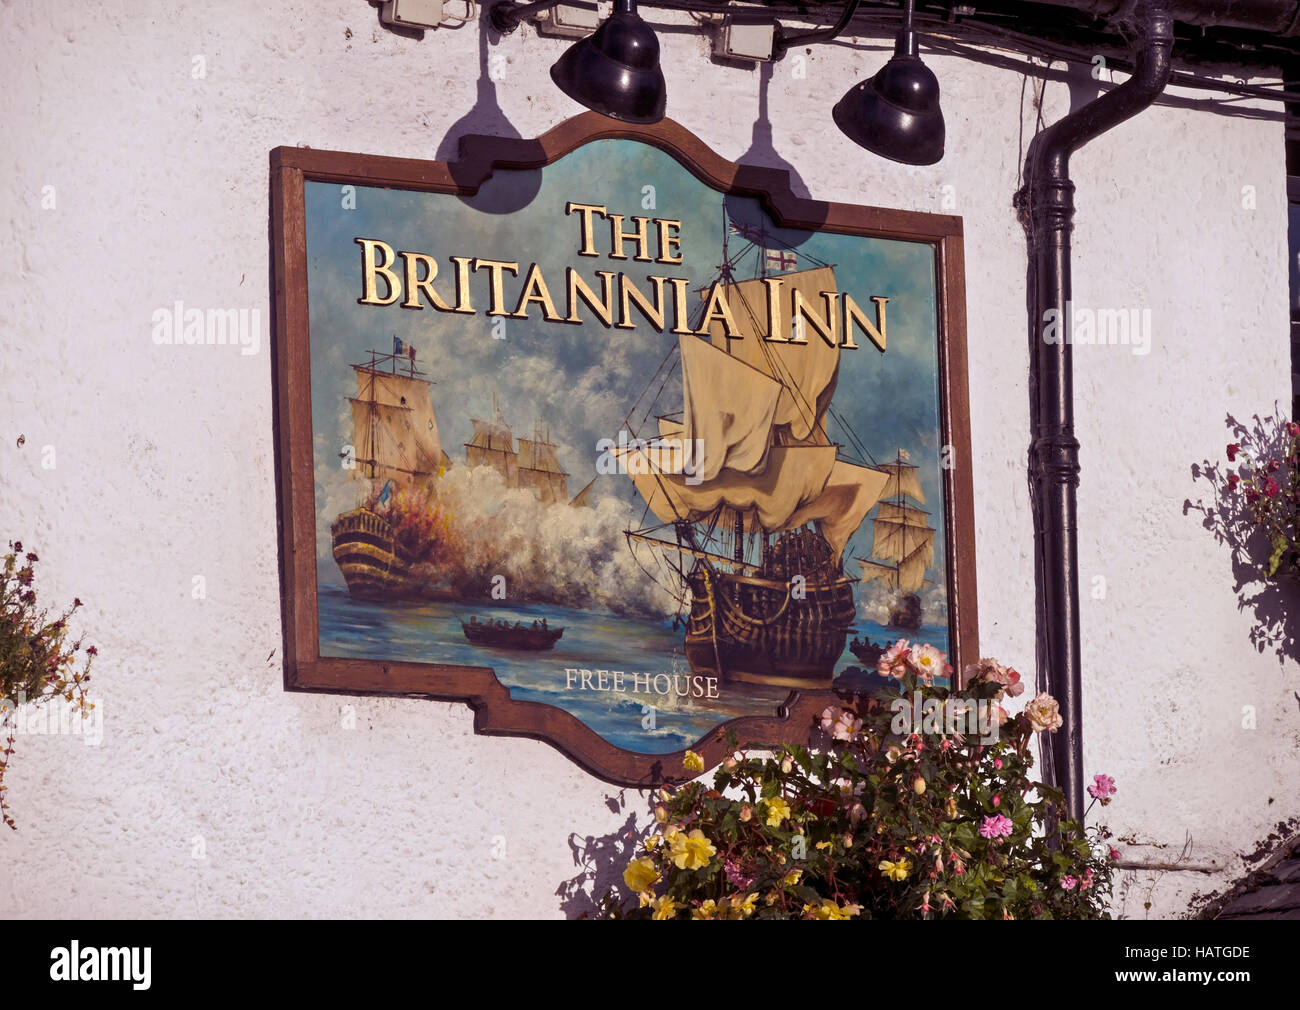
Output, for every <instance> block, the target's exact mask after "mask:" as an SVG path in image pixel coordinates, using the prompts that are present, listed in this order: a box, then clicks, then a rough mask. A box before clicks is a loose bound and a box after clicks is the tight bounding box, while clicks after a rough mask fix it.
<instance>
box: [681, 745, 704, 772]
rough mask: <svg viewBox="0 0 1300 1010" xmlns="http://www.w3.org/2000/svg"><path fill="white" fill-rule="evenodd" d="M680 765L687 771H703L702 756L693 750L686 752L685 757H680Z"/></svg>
mask: <svg viewBox="0 0 1300 1010" xmlns="http://www.w3.org/2000/svg"><path fill="white" fill-rule="evenodd" d="M682 767H683V768H685V769H686V770H687V771H688V772H702V771H704V758H702V757H700V756H699V755H698V754H696V753H695V751H693V750H688V751H687V752H686V757H684V758H682Z"/></svg>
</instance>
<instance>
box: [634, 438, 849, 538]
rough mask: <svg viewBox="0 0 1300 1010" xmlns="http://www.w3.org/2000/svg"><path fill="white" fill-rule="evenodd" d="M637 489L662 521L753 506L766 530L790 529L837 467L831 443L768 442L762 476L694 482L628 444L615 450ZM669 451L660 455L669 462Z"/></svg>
mask: <svg viewBox="0 0 1300 1010" xmlns="http://www.w3.org/2000/svg"><path fill="white" fill-rule="evenodd" d="M616 454H617V455H618V457H619V459H620V461H621V462H622V464H623V467H624V468H625V469H626V472H627V473H628V475H629V476H630V477H631V478H632V482H633V483H634V484H635V485H636V489H637V490H638V491H639V492H641V497H642V498H644V499H645V501H646V504H647V505H648V506H649V508H650V511H651V512H653V513H654V514H655V516H657V517H658V518H659V520H660V521H661V522H665V523H670V522H700V521H701V520H704V519H707V518H708V517H709V516H710V515H712V514H713V512H715V511H716V510H717V509H719V508H721V507H723V506H728V507H730V508H732V509H736V510H739V511H742V512H749V511H750V510H753V511H755V512H756V513H757V516H758V521H759V524H760V525H761V526H762V527H763V529H765V530H767V531H768V532H771V531H774V530H780V529H785V528H788V525H789V522H790V518H791V517H792V516H793V515H794V514H795V513H796V512H797V511H798V510H799V509H801V508H802V507H803V506H805V505H807V504H809V503H810V502H813V501H815V500H816V499H817V498H818V496H819V495H821V493H822V490H823V489H824V488H825V487H826V482H827V480H828V479H829V478H830V475H831V471H832V469H833V468H834V466H835V446H833V445H827V446H788V447H787V446H772V447H771V448H770V449H769V455H768V462H767V466H766V467H765V468H764V470H763V472H762V473H761V474H752V473H737V472H736V471H734V470H724V471H722V472H721V473H720V474H719V475H718V476H717V477H716V478H715V479H714V480H711V481H704V482H703V483H699V484H693V483H690V482H689V481H691V480H694V477H693V476H689V475H687V476H683V475H682V474H680V473H672V472H665V470H668V471H671V470H672V466H671V464H670V463H669V465H668V466H667V467H660V466H656V465H655V458H656V457H655V450H653V449H649V450H647V449H638V448H633V447H628V448H626V449H621V450H616ZM670 459H671V454H670V453H668V451H667V450H665V455H664V456H663V457H659V461H660V462H664V463H668V462H669V460H670ZM868 507H870V506H868Z"/></svg>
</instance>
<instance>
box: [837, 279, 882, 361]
mask: <svg viewBox="0 0 1300 1010" xmlns="http://www.w3.org/2000/svg"><path fill="white" fill-rule="evenodd" d="M871 300H872V301H873V302H875V303H876V326H872V325H871V320H869V319H868V318H867V316H866V313H864V312H863V311H862V309H860V308H859V307H858V304H857V302H855V301H854V300H853V299H852V298H850V297H849V296H848V294H847V293H846V294H845V295H844V342H843V343H842V344H840V346H841V347H852V348H856V347H857V346H858V345H857V344H855V343H854V342H853V324H854V323H857V324H858V325H859V326H860V327H862V332H863V333H865V334H866V335H867V339H869V340H870V341H871V342H872V343H873V344H875V345H876V346H877V347H878V348H879V349H880V350H882V351H883V350H884V349H885V306H886V305H888V304H889V299H888V298H882V297H880V296H879V295H872V296H871ZM877 327H879V328H878V329H877Z"/></svg>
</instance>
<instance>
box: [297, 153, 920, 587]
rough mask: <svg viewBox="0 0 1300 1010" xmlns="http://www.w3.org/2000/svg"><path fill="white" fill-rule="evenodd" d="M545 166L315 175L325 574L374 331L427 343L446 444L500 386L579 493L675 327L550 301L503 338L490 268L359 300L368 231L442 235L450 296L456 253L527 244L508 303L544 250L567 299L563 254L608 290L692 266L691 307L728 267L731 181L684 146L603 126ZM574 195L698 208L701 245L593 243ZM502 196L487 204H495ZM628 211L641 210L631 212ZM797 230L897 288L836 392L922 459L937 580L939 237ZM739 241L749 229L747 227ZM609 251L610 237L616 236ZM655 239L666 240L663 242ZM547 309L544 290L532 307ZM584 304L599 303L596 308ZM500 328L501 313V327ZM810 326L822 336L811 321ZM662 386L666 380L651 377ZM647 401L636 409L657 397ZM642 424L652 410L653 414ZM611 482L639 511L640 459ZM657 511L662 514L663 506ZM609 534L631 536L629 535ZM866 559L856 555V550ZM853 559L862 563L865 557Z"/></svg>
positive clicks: (687, 217)
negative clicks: (646, 249) (678, 257)
mask: <svg viewBox="0 0 1300 1010" xmlns="http://www.w3.org/2000/svg"><path fill="white" fill-rule="evenodd" d="M537 174H538V173H536V172H533V173H514V172H505V171H502V172H498V173H497V175H496V176H494V178H493V179H492V180H491V182H490V183H489V184H487V185H485V186H484V188H483V191H482V192H481V194H480V196H479V197H478V198H476V199H473V200H462V199H460V198H457V197H454V196H447V195H443V194H430V193H418V192H411V191H404V190H395V189H374V188H365V187H356V191H355V207H353V208H351V209H348V207H347V206H346V205H347V204H348V203H349V202H351V201H349V200H347V199H345V194H344V192H343V190H342V188H341V187H340V186H338V185H335V184H326V183H316V182H308V183H307V185H306V218H307V258H308V288H309V295H310V326H311V330H310V338H311V349H312V377H311V378H312V414H313V424H314V429H315V433H316V437H315V440H314V441H315V468H316V469H315V472H316V481H317V489H316V491H317V511H318V534H320V535H319V537H318V556H319V561H320V576H321V578H322V580H325V581H340V579H339V575H338V572H337V568H336V566H335V565H334V564H333V562H332V560H331V559H330V554H329V551H330V547H329V539H328V525H329V522H330V521H331V520H332V519H333V518H334V516H336V515H337V514H338V512H339V511H342V510H343V509H346V508H350V507H353V506H355V505H356V504H357V498H356V486H355V484H354V483H352V482H348V481H347V480H346V479H345V477H346V475H345V474H344V473H343V472H342V471H341V469H340V466H339V459H338V453H339V451H340V448H341V447H342V446H343V445H344V444H346V443H348V442H349V441H350V417H349V414H348V410H347V403H346V399H345V397H347V396H349V395H352V394H353V392H354V390H355V381H354V378H353V373H352V370H351V369H350V368H349V367H348V365H349V364H350V363H352V362H360V361H363V360H365V359H366V358H367V357H368V351H369V350H370V349H371V348H374V349H376V350H379V351H381V352H389V351H391V349H392V346H393V339H392V338H393V336H394V335H396V336H397V337H399V338H400V339H402V340H403V341H405V342H407V343H410V344H412V345H414V347H415V348H416V353H417V355H418V362H417V363H418V365H419V366H420V367H421V368H423V369H424V370H425V372H426V373H427V375H428V377H429V378H430V379H432V380H433V382H434V385H433V403H434V409H435V412H436V414H437V418H438V426H439V429H440V433H441V436H442V442H443V447H444V449H445V450H446V451H447V452H448V454H449V455H450V456H451V457H452V460H453V462H454V463H460V462H462V461H463V460H464V449H463V448H462V444H463V443H464V442H466V441H468V440H469V437H470V434H471V432H472V426H471V424H470V417H471V416H474V417H481V418H487V417H490V416H491V410H492V397H493V394H494V393H495V394H496V395H497V397H498V399H499V402H500V404H501V406H502V409H503V412H504V414H505V417H506V420H507V421H508V422H509V423H510V425H511V426H512V427H513V429H514V432H515V434H516V436H519V435H524V436H527V435H529V434H530V433H531V431H532V429H533V426H534V424H536V423H539V422H540V423H541V424H542V425H543V426H549V429H550V432H551V436H552V439H553V440H554V441H555V442H557V443H558V444H559V450H558V455H559V459H560V462H561V463H562V464H563V466H564V468H565V469H566V470H567V471H568V472H569V474H570V475H571V476H570V478H569V489H570V491H569V493H570V495H572V494H576V493H577V491H578V490H579V489H580V488H582V486H583V485H585V484H586V483H587V481H588V480H590V479H591V478H592V477H593V476H594V475H595V463H596V458H597V450H596V443H597V442H598V441H599V440H600V439H603V438H617V435H618V431H619V429H620V426H621V424H622V422H623V420H624V418H625V417H626V416H627V415H628V412H629V410H630V409H631V407H632V405H633V403H634V402H635V401H636V400H637V399H638V398H639V397H641V396H642V394H643V393H644V392H645V390H646V386H647V382H648V380H649V378H650V376H651V375H652V374H653V373H654V372H655V370H656V369H657V368H658V367H659V365H660V362H661V361H662V360H663V359H664V356H665V355H666V354H667V353H668V352H669V350H670V349H671V348H672V347H674V346H675V343H676V339H677V338H676V337H674V336H672V335H671V334H667V333H664V334H660V333H658V332H656V331H654V330H653V329H652V328H651V327H650V326H649V325H648V324H646V323H645V322H644V321H643V320H641V319H640V316H639V315H636V313H634V317H635V318H636V319H637V320H638V327H637V329H635V330H606V329H604V328H603V327H602V326H601V325H600V324H599V322H587V323H585V324H584V325H582V326H574V325H565V324H558V323H546V322H542V321H541V320H540V319H536V318H534V319H529V320H526V321H525V320H517V319H510V320H506V321H505V332H504V336H505V339H495V338H494V336H493V325H494V323H496V322H498V320H496V319H493V318H490V317H487V316H485V315H483V314H482V312H483V310H484V309H485V308H486V303H487V276H486V272H479V273H478V274H476V275H474V278H473V280H472V282H471V283H472V290H473V292H474V298H475V308H476V309H477V310H478V314H476V315H473V316H469V315H454V314H449V313H442V312H437V311H434V310H433V309H431V308H425V309H423V310H421V311H412V310H404V309H402V308H400V307H399V306H398V305H396V304H394V305H392V306H387V307H377V306H364V305H359V304H357V299H358V298H359V297H360V296H361V277H362V271H361V247H360V246H359V245H357V244H356V242H355V241H354V239H355V238H357V237H366V238H375V239H381V240H383V241H385V242H387V243H388V244H389V245H391V246H393V247H394V248H395V249H399V250H408V251H415V252H422V253H428V254H430V255H432V256H434V257H435V258H436V259H437V260H438V261H439V264H440V274H439V280H438V281H437V282H436V287H437V289H438V290H439V291H440V293H442V294H443V296H444V297H445V298H448V299H450V298H451V296H452V290H451V281H452V277H453V268H452V266H451V264H450V262H449V261H448V257H450V256H453V255H457V256H476V257H482V258H484V259H499V260H511V261H519V262H520V263H521V271H520V276H519V277H518V278H515V277H511V276H509V275H507V276H506V280H505V292H506V302H507V308H508V309H513V307H514V304H515V300H516V299H517V297H518V293H519V291H520V289H521V286H522V283H523V275H524V274H525V273H526V272H527V266H528V264H530V263H532V262H536V263H538V264H539V265H540V266H541V269H542V271H543V272H544V274H545V276H546V279H547V283H548V285H549V287H550V289H551V293H552V295H553V297H555V298H556V301H557V307H558V308H559V310H560V312H561V313H563V312H564V311H565V307H564V268H565V267H567V266H574V267H575V268H577V269H578V270H579V271H580V272H581V273H582V275H583V276H584V278H586V279H587V280H588V283H589V284H591V285H592V287H593V288H594V289H596V290H599V287H598V278H597V277H596V276H595V273H594V272H595V271H596V270H615V271H618V270H622V271H625V272H627V273H629V275H630V276H631V278H632V279H633V280H634V281H635V282H637V283H638V286H640V287H641V288H642V289H643V290H645V291H647V292H648V291H651V290H652V286H651V285H650V284H649V283H647V282H646V277H647V276H649V275H650V274H655V273H658V274H667V275H669V276H675V277H688V278H690V279H691V291H692V294H691V308H692V311H693V312H694V310H695V308H696V304H697V302H698V299H699V297H700V296H699V295H697V294H695V290H696V289H697V288H699V287H703V286H705V285H707V284H708V283H709V282H710V281H712V280H713V278H714V277H715V276H716V275H717V265H718V264H719V263H720V262H721V254H722V238H723V231H724V223H723V222H724V217H723V199H724V198H723V195H722V194H720V193H718V192H716V191H714V190H712V189H710V188H709V187H707V186H706V185H705V184H704V183H702V182H700V181H699V180H698V179H696V178H695V177H694V176H693V175H691V174H690V172H689V171H687V170H686V169H685V168H683V167H682V166H681V165H680V164H678V163H677V162H676V161H675V160H674V159H673V158H672V157H671V156H670V155H668V154H666V153H664V152H662V151H660V150H658V149H657V148H655V147H652V146H650V145H648V144H643V143H640V142H638V141H633V140H601V141H596V142H594V143H591V144H588V145H585V146H584V147H582V148H580V149H578V150H577V151H574V152H573V153H571V154H569V155H567V156H566V157H564V158H562V159H561V160H560V161H559V162H557V163H555V164H553V165H550V166H548V167H546V168H545V169H543V170H541V171H540V175H541V179H540V188H538V180H537V178H536V176H537ZM534 188H536V189H537V194H536V196H535V197H534V198H533V199H532V201H531V202H530V203H528V205H527V206H525V207H524V208H522V209H520V210H518V211H516V212H515V213H513V214H500V213H491V212H490V210H491V209H493V208H494V207H495V206H496V205H498V204H500V203H501V202H503V201H508V200H509V197H510V195H511V194H512V193H513V192H519V191H531V190H532V189H534ZM727 199H728V204H729V206H730V208H731V211H732V213H733V215H735V216H738V217H743V218H745V219H748V220H751V221H757V220H760V215H761V216H762V219H764V220H766V227H767V228H768V229H769V230H770V231H771V232H772V233H773V234H775V235H776V236H778V238H779V237H781V236H782V234H783V233H782V231H781V229H778V228H776V227H775V225H773V224H772V223H771V221H770V219H767V218H766V215H765V214H764V213H763V211H762V210H761V209H760V207H759V205H758V204H757V202H756V201H753V200H748V199H738V198H736V197H730V198H727ZM569 201H574V202H579V203H591V204H601V205H604V206H606V207H607V208H608V209H609V211H610V212H612V213H621V214H624V215H626V216H628V217H629V218H630V217H631V216H632V215H644V216H655V217H667V218H672V219H676V220H680V221H682V222H683V224H682V229H681V236H682V242H681V253H682V255H683V256H684V260H685V262H684V263H683V264H681V265H673V266H665V265H660V264H653V263H635V262H633V261H631V260H611V259H608V258H606V257H605V256H604V255H602V256H601V258H599V259H593V258H591V257H580V256H578V255H577V250H578V248H579V238H580V234H579V219H578V216H577V215H576V214H575V215H573V216H566V215H565V212H564V208H565V204H566V203H567V202H569ZM484 208H488V209H484ZM629 224H630V222H629ZM596 236H597V240H598V244H599V243H601V242H602V239H603V240H604V241H607V237H608V226H607V225H603V224H602V223H601V222H599V221H598V222H597V228H596ZM786 237H787V239H788V241H789V242H790V244H792V245H797V246H798V255H799V257H800V266H813V265H816V262H817V261H821V262H825V263H829V264H832V265H833V266H834V268H835V277H836V281H837V284H838V286H839V288H840V290H841V291H846V292H848V293H849V294H851V295H852V296H853V298H854V300H855V301H857V302H858V303H859V304H860V305H862V306H863V307H864V309H866V310H867V311H868V312H869V313H872V312H874V309H873V306H872V305H871V303H870V301H869V298H870V297H871V296H873V295H883V296H887V297H888V298H889V305H888V351H887V352H886V353H884V354H881V353H880V352H878V351H877V350H876V349H875V348H874V347H873V346H872V345H871V344H870V343H869V342H868V341H866V340H865V339H864V338H863V337H862V336H861V335H860V334H859V335H858V343H859V345H860V349H858V350H849V351H844V352H843V353H842V354H841V365H840V375H839V383H838V386H837V390H836V393H835V398H834V403H833V409H834V411H835V412H836V413H837V414H838V415H839V416H840V417H841V418H842V419H843V421H844V422H845V424H847V425H848V426H849V427H851V428H852V429H853V431H854V432H855V433H856V436H857V440H858V442H860V443H861V444H863V445H864V446H865V447H866V449H867V450H868V452H869V453H870V454H871V456H872V457H873V459H874V460H875V461H878V462H883V461H885V460H889V459H892V458H893V457H894V454H895V452H896V450H897V449H898V448H900V447H901V448H903V449H906V450H907V451H908V452H909V453H910V454H911V461H912V462H913V463H914V464H916V465H917V466H919V468H920V477H921V484H922V487H923V488H924V491H925V494H926V502H927V505H926V507H927V509H928V510H929V511H930V513H931V524H932V525H933V526H935V527H936V529H937V530H938V533H937V535H936V542H935V555H936V567H935V568H933V569H932V570H931V573H930V576H931V578H933V579H935V581H936V582H937V583H938V584H939V585H943V584H944V582H945V579H944V578H943V577H942V573H943V567H942V566H943V557H944V546H943V544H944V532H945V531H944V529H943V511H942V508H941V506H940V503H941V501H942V499H941V497H940V489H941V470H940V466H939V458H940V451H941V446H940V444H939V443H940V438H939V431H940V428H939V385H938V369H937V348H936V343H937V341H936V333H937V307H936V288H935V260H934V251H933V249H932V248H931V247H930V246H929V245H927V244H925V243H918V242H902V241H896V240H885V239H874V238H863V237H860V236H848V235H834V234H828V233H816V234H814V235H812V236H808V235H807V233H800V234H798V235H795V234H793V233H786ZM731 242H732V247H731V250H732V252H733V253H734V252H735V251H736V249H737V244H736V243H737V242H739V245H740V246H743V245H745V244H746V243H745V242H744V240H738V239H736V238H735V237H733V238H732V239H731ZM602 251H607V250H605V249H604V247H603V245H602ZM652 255H653V249H652ZM754 263H755V257H754V255H753V254H752V253H751V254H750V255H749V256H748V257H747V258H746V259H744V260H742V261H741V263H740V264H739V275H740V276H741V277H742V278H743V277H745V276H751V275H752V274H753V270H754ZM533 311H534V312H536V311H537V307H536V306H534V307H533ZM580 311H581V312H582V313H583V315H584V318H587V317H588V316H589V315H590V314H589V313H587V312H586V311H585V307H584V308H583V309H581V310H580ZM499 332H500V331H499V330H498V333H499ZM809 339H814V340H815V339H817V337H816V336H815V335H810V336H809ZM658 390H659V383H658V382H656V383H655V385H654V388H653V389H652V390H651V391H650V394H649V395H650V396H654V395H655V393H656V392H658ZM646 404H647V401H642V404H641V406H640V407H639V408H638V410H637V413H636V417H635V419H634V423H635V422H639V421H640V420H641V418H642V417H644V416H645V414H646V409H645V408H646ZM655 406H656V409H657V412H661V413H662V412H670V411H674V410H679V409H680V408H681V384H680V372H678V373H677V374H676V375H675V376H674V378H673V379H672V380H670V381H669V383H668V384H667V385H666V386H665V387H664V388H663V391H662V392H661V393H659V398H658V402H657V403H656V405H655ZM638 430H639V431H641V433H642V434H647V433H648V431H647V429H645V428H640V427H638ZM829 434H830V437H831V439H832V440H833V441H836V442H840V443H843V444H844V446H845V448H844V450H842V452H841V455H842V457H843V458H847V459H854V460H857V461H862V462H871V460H862V459H861V457H860V455H859V454H858V453H857V452H856V451H855V450H854V449H853V448H852V446H853V444H854V443H853V440H851V439H849V438H848V437H847V436H846V433H845V432H844V430H843V429H842V428H841V426H840V425H839V424H838V423H836V422H834V421H832V422H831V424H830V426H829ZM597 487H598V489H600V490H602V491H604V492H605V493H607V494H609V495H616V496H619V497H620V498H621V499H624V500H626V501H627V502H628V505H629V511H633V510H635V514H636V515H637V516H638V517H639V516H640V514H641V513H640V507H639V506H640V505H641V504H643V503H640V500H639V498H638V497H637V496H636V493H635V491H634V490H633V489H632V485H631V482H630V481H628V480H627V479H626V478H624V477H619V476H607V477H602V478H601V481H600V483H598V485H597ZM652 518H653V517H652ZM610 546H611V550H625V549H626V547H625V545H624V544H623V543H622V542H619V543H614V544H611V545H610ZM870 547H871V524H870V522H866V523H864V524H863V525H862V527H861V528H860V529H859V531H858V533H857V534H856V536H855V537H854V539H853V540H852V541H851V542H850V544H849V549H848V552H847V554H848V556H850V557H851V556H854V555H857V556H861V557H866V556H868V555H869V553H870ZM850 567H853V566H850ZM850 574H856V571H851V572H850Z"/></svg>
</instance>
